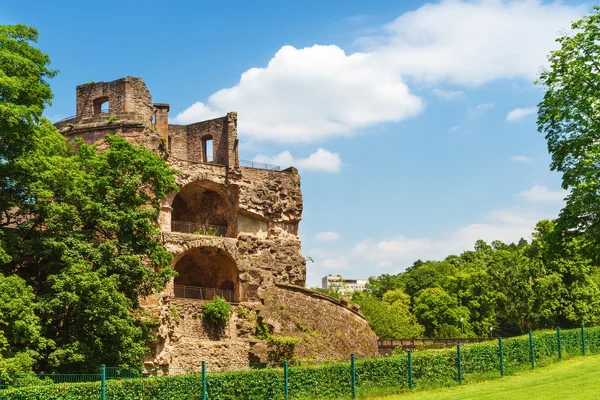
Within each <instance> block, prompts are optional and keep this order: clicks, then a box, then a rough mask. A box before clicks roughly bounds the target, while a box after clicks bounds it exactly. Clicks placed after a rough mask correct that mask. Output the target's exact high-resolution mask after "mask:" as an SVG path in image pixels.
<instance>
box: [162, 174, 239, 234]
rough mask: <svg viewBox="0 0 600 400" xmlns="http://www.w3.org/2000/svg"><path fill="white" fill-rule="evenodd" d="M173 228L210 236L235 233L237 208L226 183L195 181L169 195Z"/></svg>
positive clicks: (174, 230)
mask: <svg viewBox="0 0 600 400" xmlns="http://www.w3.org/2000/svg"><path fill="white" fill-rule="evenodd" d="M168 201H169V203H170V204H169V205H170V208H171V231H172V232H185V233H200V234H206V235H210V236H231V235H234V234H235V229H236V227H235V209H234V206H233V204H232V203H231V201H230V199H229V196H228V194H227V192H226V191H225V190H224V188H223V186H222V185H220V184H217V183H215V182H211V181H207V180H195V181H192V182H190V183H188V184H186V185H184V186H183V187H181V189H180V190H179V191H178V192H176V193H174V194H172V195H171V196H169V199H168Z"/></svg>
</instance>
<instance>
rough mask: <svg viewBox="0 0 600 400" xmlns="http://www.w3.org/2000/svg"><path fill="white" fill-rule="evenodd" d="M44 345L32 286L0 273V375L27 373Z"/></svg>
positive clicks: (16, 277)
mask: <svg viewBox="0 0 600 400" xmlns="http://www.w3.org/2000/svg"><path fill="white" fill-rule="evenodd" d="M47 342H48V341H47V340H45V339H44V338H43V337H42V328H41V325H40V320H39V318H38V317H37V316H36V315H35V296H34V294H33V291H32V290H31V287H29V286H27V284H26V283H25V281H24V280H23V279H21V278H19V277H18V276H9V277H5V276H4V275H2V274H0V375H2V374H15V373H25V372H27V371H30V370H31V367H32V365H33V364H34V362H35V360H36V359H38V358H39V356H40V352H41V351H43V350H44V349H45V347H46V344H47Z"/></svg>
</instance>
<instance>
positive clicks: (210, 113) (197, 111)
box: [169, 101, 221, 125]
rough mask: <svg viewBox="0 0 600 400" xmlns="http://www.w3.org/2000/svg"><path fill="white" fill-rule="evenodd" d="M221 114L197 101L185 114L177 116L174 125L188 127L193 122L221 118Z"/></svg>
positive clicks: (184, 111)
mask: <svg viewBox="0 0 600 400" xmlns="http://www.w3.org/2000/svg"><path fill="white" fill-rule="evenodd" d="M220 114H221V113H220V112H218V111H217V110H214V109H212V108H210V107H208V106H207V105H206V104H204V103H202V102H201V101H197V102H195V103H194V104H192V105H191V106H189V107H188V108H186V109H185V110H183V112H180V113H179V114H177V116H176V117H175V118H174V119H173V121H172V123H175V124H184V125H187V124H191V123H193V122H198V121H205V120H207V119H213V118H217V117H219V116H220ZM169 122H171V121H169Z"/></svg>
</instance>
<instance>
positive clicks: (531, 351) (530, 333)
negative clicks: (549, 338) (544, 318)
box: [529, 330, 535, 369]
mask: <svg viewBox="0 0 600 400" xmlns="http://www.w3.org/2000/svg"><path fill="white" fill-rule="evenodd" d="M529 360H530V361H531V369H533V368H534V366H535V353H534V350H533V332H531V330H530V331H529Z"/></svg>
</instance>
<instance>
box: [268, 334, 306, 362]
mask: <svg viewBox="0 0 600 400" xmlns="http://www.w3.org/2000/svg"><path fill="white" fill-rule="evenodd" d="M299 341H300V339H299V338H296V337H290V336H269V337H268V338H267V343H268V344H269V351H268V353H267V359H268V360H269V361H271V362H280V361H283V360H291V359H292V358H293V357H294V349H295V348H296V345H297V344H298V342H299Z"/></svg>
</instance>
